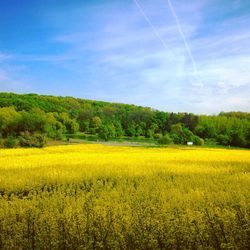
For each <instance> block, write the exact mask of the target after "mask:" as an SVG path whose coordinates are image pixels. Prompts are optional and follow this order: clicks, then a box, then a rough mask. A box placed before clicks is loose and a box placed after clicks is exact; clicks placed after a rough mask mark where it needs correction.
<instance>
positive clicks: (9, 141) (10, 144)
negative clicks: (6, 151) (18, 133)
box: [3, 136, 17, 148]
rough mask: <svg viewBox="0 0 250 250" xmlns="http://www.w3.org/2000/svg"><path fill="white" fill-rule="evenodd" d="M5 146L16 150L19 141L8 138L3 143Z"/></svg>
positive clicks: (11, 137)
mask: <svg viewBox="0 0 250 250" xmlns="http://www.w3.org/2000/svg"><path fill="white" fill-rule="evenodd" d="M3 146H4V147H5V148H15V147H16V146H17V140H16V138H15V137H13V136H8V137H7V138H6V139H5V140H4V142H3Z"/></svg>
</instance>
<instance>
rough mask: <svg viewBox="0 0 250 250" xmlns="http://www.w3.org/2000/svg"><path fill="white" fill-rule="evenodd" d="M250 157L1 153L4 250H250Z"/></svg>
mask: <svg viewBox="0 0 250 250" xmlns="http://www.w3.org/2000/svg"><path fill="white" fill-rule="evenodd" d="M249 172H250V151H249V150H226V149H202V148H185V147H180V148H143V147H121V146H119V147H118V146H104V145H92V144H85V145H70V146H69V145H68V146H53V147H47V148H43V149H3V150H0V249H249V246H250V192H249V190H250V174H249Z"/></svg>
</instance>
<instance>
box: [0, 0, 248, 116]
mask: <svg viewBox="0 0 250 250" xmlns="http://www.w3.org/2000/svg"><path fill="white" fill-rule="evenodd" d="M0 91H1V92H3V91H8V92H9V91H11V92H18V93H39V94H50V95H62V96H74V97H81V98H87V99H95V100H104V101H112V102H123V103H133V104H138V105H143V106H150V107H153V108H156V109H160V110H165V111H173V112H184V111H187V112H193V113H207V114H212V113H218V112H220V111H232V110H234V111H238V110H240V111H248V112H249V111H250V1H249V0H190V1H186V0H172V1H169V0H91V1H90V0H71V1H69V0H41V1H38V0H0Z"/></svg>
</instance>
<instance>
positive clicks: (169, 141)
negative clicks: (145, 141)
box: [158, 134, 173, 144]
mask: <svg viewBox="0 0 250 250" xmlns="http://www.w3.org/2000/svg"><path fill="white" fill-rule="evenodd" d="M158 143H159V144H172V143H173V140H172V138H171V137H170V136H169V134H166V135H163V136H161V137H160V138H159V139H158Z"/></svg>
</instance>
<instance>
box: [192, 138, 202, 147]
mask: <svg viewBox="0 0 250 250" xmlns="http://www.w3.org/2000/svg"><path fill="white" fill-rule="evenodd" d="M193 143H194V145H198V146H202V145H204V140H203V139H202V138H200V137H199V136H194V137H193Z"/></svg>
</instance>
